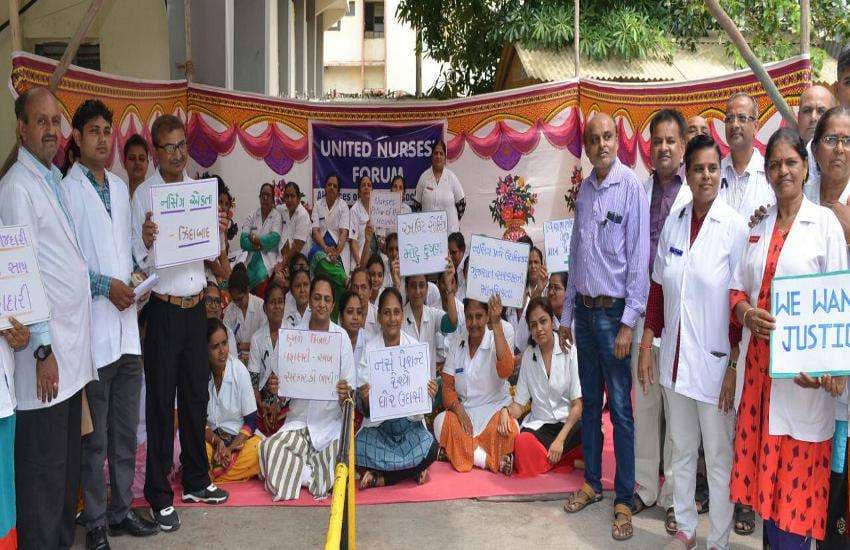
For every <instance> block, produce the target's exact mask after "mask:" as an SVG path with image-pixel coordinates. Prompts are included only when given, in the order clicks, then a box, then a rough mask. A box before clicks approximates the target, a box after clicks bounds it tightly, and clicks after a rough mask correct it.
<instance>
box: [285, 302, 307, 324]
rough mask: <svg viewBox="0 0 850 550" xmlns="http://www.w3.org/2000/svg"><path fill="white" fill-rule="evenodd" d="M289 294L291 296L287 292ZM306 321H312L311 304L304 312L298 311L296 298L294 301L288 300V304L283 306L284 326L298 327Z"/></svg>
mask: <svg viewBox="0 0 850 550" xmlns="http://www.w3.org/2000/svg"><path fill="white" fill-rule="evenodd" d="M287 296H291V294H287ZM305 322H306V323H309V322H310V306H307V307H305V308H304V313H303V314H302V313H299V312H298V305H297V304H296V302H295V298H292V301H289V300H286V305H284V306H283V327H284V328H298V327H300V326H301V325H303V324H304V323H305Z"/></svg>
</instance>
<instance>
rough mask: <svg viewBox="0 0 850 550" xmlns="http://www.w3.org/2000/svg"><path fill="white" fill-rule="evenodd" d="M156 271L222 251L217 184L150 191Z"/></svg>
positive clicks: (198, 183)
mask: <svg viewBox="0 0 850 550" xmlns="http://www.w3.org/2000/svg"><path fill="white" fill-rule="evenodd" d="M150 192H151V204H152V210H153V221H154V223H156V224H157V229H158V233H157V235H156V240H154V243H153V251H154V260H155V265H156V267H157V268H163V267H171V266H175V265H181V264H186V263H189V262H194V261H197V260H207V259H210V258H214V257H216V256H218V255H219V253H220V252H221V248H220V247H221V245H220V244H219V238H220V237H219V228H218V182H217V180H215V179H205V180H199V181H190V182H183V183H166V184H163V185H154V186H152V187H151V188H150Z"/></svg>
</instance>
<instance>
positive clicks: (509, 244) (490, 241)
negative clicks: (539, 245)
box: [466, 235, 531, 308]
mask: <svg viewBox="0 0 850 550" xmlns="http://www.w3.org/2000/svg"><path fill="white" fill-rule="evenodd" d="M469 250H470V252H469V271H468V273H467V276H466V296H467V297H468V298H472V299H473V300H478V301H480V302H486V301H487V300H489V299H490V296H493V295H495V294H498V295H499V297H500V298H501V299H502V305H503V306H507V307H515V308H521V307H522V304H523V300H524V298H525V279H526V277H527V276H528V254H529V251H530V250H531V247H530V246H529V245H528V243H515V242H513V241H504V240H501V239H494V238H492V237H485V236H483V235H473V236H472V239H471V241H470V243H469Z"/></svg>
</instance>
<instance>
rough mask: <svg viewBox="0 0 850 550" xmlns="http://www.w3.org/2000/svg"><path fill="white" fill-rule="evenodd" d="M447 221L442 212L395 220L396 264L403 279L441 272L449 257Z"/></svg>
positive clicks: (422, 213)
mask: <svg viewBox="0 0 850 550" xmlns="http://www.w3.org/2000/svg"><path fill="white" fill-rule="evenodd" d="M448 231H449V222H448V216H446V213H445V212H443V211H439V212H421V213H414V214H402V215H400V216H399V217H398V264H399V272H400V274H401V276H402V277H406V276H408V275H428V274H429V273H441V272H443V271H445V269H446V257H447V256H448V255H449V232H448Z"/></svg>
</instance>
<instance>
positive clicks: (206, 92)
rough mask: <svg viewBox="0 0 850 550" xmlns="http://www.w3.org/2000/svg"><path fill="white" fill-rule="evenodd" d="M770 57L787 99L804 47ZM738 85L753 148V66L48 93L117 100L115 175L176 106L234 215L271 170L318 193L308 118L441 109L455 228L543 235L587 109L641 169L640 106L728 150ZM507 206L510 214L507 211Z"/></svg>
mask: <svg viewBox="0 0 850 550" xmlns="http://www.w3.org/2000/svg"><path fill="white" fill-rule="evenodd" d="M12 64H13V70H12V77H11V85H12V88H13V91H14V92H16V93H17V92H20V91H23V90H25V89H27V88H29V87H32V86H34V85H46V83H47V81H48V79H49V77H50V74H51V73H52V71H53V68H54V67H55V66H56V63H55V62H54V61H51V60H49V59H46V58H42V57H37V56H33V55H31V54H21V53H19V54H16V55H15V56H14V57H13V59H12ZM766 68H767V70H768V73H769V74H770V75H771V77H772V78H773V79H774V81H775V82H776V84H777V86H778V88H779V90H780V92H781V93H782V94H783V95H784V96H785V97H786V98H787V100H788V102H789V104H791V105H792V106H796V105H797V104H798V103H799V95H800V94H801V93H802V92H803V90H805V89H806V87H808V86H809V84H810V81H811V69H810V64H809V61H808V59H806V58H802V57H798V58H792V59H789V60H786V61H782V62H778V63H773V64H770V65H768V66H767V67H766ZM737 91H746V92H748V93H750V94H752V95H753V96H754V98H755V99H756V101H757V102H758V104H759V113H760V116H759V124H760V129H759V132H758V134H757V136H756V144H757V146H758V147H760V148H763V147H764V145H763V144H764V143H766V142H767V139H768V138H769V136H770V134H771V133H773V131H774V130H775V129H776V128H778V127H779V126H780V125H781V120H780V116H779V114H778V113H777V112H776V109H775V107H774V106H773V105H772V104H771V102H770V100H769V98H768V96H767V94H766V93H765V92H764V90H763V89H762V87H761V85H760V84H759V83H758V81H757V80H756V79H755V77H754V76H753V75H752V73H751V72H750V71H738V72H736V73H732V74H730V75H727V76H725V77H720V78H713V79H706V80H700V81H695V82H679V83H673V84H669V83H648V84H619V83H609V82H598V81H591V80H584V79H582V80H575V81H568V82H558V83H549V84H540V85H536V86H529V87H526V88H520V89H516V90H508V91H503V92H495V93H490V94H483V95H479V96H474V97H469V98H461V99H454V100H448V101H431V100H427V101H403V102H402V101H396V102H386V103H365V102H362V103H354V102H352V103H337V102H334V103H329V102H310V101H297V100H290V99H281V98H270V97H261V96H257V95H254V94H242V93H239V92H233V91H228V90H222V89H220V88H213V87H210V86H202V85H197V84H188V83H186V82H185V81H175V82H162V81H142V80H137V79H132V78H125V77H117V76H113V75H107V74H104V73H99V72H96V71H89V70H86V69H80V68H78V67H72V68H71V69H70V70H69V71H68V73H67V74H66V77H65V78H64V79H63V80H62V85H61V86H60V89H59V91H58V93H57V96H58V97H59V100H60V101H61V102H62V106H63V110H64V114H65V117H66V118H67V119H68V120H70V116H71V115H72V114H73V112H74V110H75V109H76V108H77V106H78V105H80V104H81V103H82V102H83V101H84V100H85V99H88V98H91V97H95V98H99V99H101V100H103V101H104V102H105V103H106V104H107V105H108V106H109V107H110V108H111V109H112V110H113V112H114V113H115V131H114V132H113V136H114V140H115V141H114V147H113V149H114V150H113V154H112V158H111V159H110V162H109V167H110V169H111V170H112V171H114V172H116V173H119V174H122V175H123V174H124V170H123V167H122V166H121V163H120V162H118V160H119V159H118V156H120V155H116V154H115V152H114V151H118V150H120V149H121V147H123V145H124V143H125V141H126V140H127V138H129V136H130V135H132V134H133V133H137V132H138V133H140V134H141V135H142V136H143V137H145V138H146V139H148V140H149V141H150V126H151V124H152V123H153V120H154V119H155V118H156V116H158V115H159V114H162V113H175V114H177V115H178V116H180V117H182V118H183V119H184V120H186V121H187V129H188V134H189V136H188V138H189V154H190V156H191V159H192V160H191V162H190V166H189V173H190V175H193V176H194V175H196V174H199V173H203V172H204V171H209V172H211V173H215V174H218V175H220V176H221V177H222V178H223V179H224V180H225V181H226V182H227V184H228V185H229V187H230V189H231V192H232V193H233V194H234V195H235V196H236V198H237V212H236V219H244V218H245V217H246V216H247V215H248V214H249V213H250V212H252V211H253V210H255V209H256V207H257V193H258V189H259V187H260V185H261V184H262V183H264V182H272V183H273V184H274V185H275V188H276V190H278V191H279V192H280V194H281V197H280V199H282V188H283V185H284V184H285V183H286V182H287V181H294V182H296V183H298V185H299V186H300V188H301V190H302V192H305V194H306V197H305V203H306V206H307V207H308V208H309V207H310V206H311V205H312V203H313V201H314V200H315V194H313V193H309V192H308V191H309V190H310V189H311V188H312V184H313V181H314V174H313V162H312V161H313V159H312V158H311V152H310V149H311V147H310V136H309V132H310V130H309V129H310V126H311V124H315V123H317V122H319V121H320V123H322V124H334V125H345V124H349V125H350V124H354V125H356V127H358V128H366V127H368V126H371V125H381V126H382V127H385V126H386V125H390V126H392V125H401V127H402V128H404V127H409V126H408V125H417V126H422V125H429V124H433V121H435V120H440V121H445V139H446V142H447V149H448V151H447V153H448V155H447V156H448V161H449V162H448V165H447V166H448V168H449V169H450V170H452V171H453V172H454V173H455V174H456V175H457V177H458V179H459V180H460V182H461V185H462V186H463V188H464V192H465V193H466V197H467V202H466V204H467V208H466V214H465V215H464V217H463V220H462V221H461V229H462V231H463V232H464V233H465V234H466V235H467V237H468V236H469V235H470V234H472V233H479V234H487V235H492V236H502V235H503V233H504V232H505V229H507V230H508V232H510V233H511V234H512V235H513V236H515V235H517V234H520V233H521V232H522V231H525V232H527V233H528V234H529V235H530V236H531V237H532V239H534V240H535V241H536V242H538V243H542V242H543V222H544V221H547V220H559V219H564V218H568V217H571V215H572V213H571V208H570V204H569V201H570V198H574V196H575V189H576V187H575V186H576V184H577V182H579V181H581V176H582V175H586V174H587V173H588V172H589V170H590V166H589V164H587V162H586V161H585V162H584V163H582V162H581V153H582V143H581V133H582V130H583V128H584V120H585V119H586V118H587V117H588V116H590V115H591V114H592V113H594V112H598V111H601V112H606V113H609V114H611V115H612V116H613V117H614V118H615V120H616V121H617V125H618V129H619V150H618V156H619V158H620V160H622V161H623V162H624V163H626V164H628V165H629V166H631V167H633V168H634V169H635V171H636V172H637V173H638V175H639V176H640V177H646V176H647V175H648V173H649V120H650V119H651V117H652V115H653V114H654V113H655V112H657V111H658V110H659V109H661V108H663V107H675V108H678V109H679V110H681V111H682V113H683V114H684V115H685V116H686V117H690V116H693V115H702V116H704V117H706V118H707V119H709V123H710V127H711V131H712V134H713V135H714V137H715V139H717V140H718V141H719V142H720V145H721V149H724V150H725V149H726V145H725V139H724V137H723V136H724V124H723V111H724V109H725V103H726V99H727V98H728V97H729V96H730V95H731V94H732V93H734V92H737ZM373 127H374V126H373ZM65 128H66V130H65V131H66V132H68V133H67V134H66V135H64V136H63V138H62V141H63V149H64V147H65V145H66V144H67V140H68V139H69V137H70V129H69V125H65ZM63 160H64V153H60V155H58V156H57V163H58V164H60V165H61V163H62V161H63ZM360 160H364V159H358V165H362V163H360V162H359V161H360ZM369 162H370V163H371V162H373V161H372V160H369ZM373 166H376V167H377V166H378V165H377V164H374V165H373ZM369 168H370V169H371V166H370V167H369ZM349 171H351V170H350V169H349ZM378 174H379V175H380V172H378ZM341 175H342V174H341ZM352 176H353V172H352V173H350V174H348V175H345V176H343V179H344V181H343V185H348V183H347V182H346V181H345V180H350V179H353V178H352ZM417 177H418V176H417ZM379 179H380V178H379ZM405 179H406V180H407V185H408V188H407V190H406V191H407V195H408V196H409V195H410V193H411V192H412V190H413V188H414V186H415V184H416V178H415V177H409V176H408V174H407V173H405ZM507 179H509V180H510V181H511V182H512V184H511V185H509V186H508V187H511V189H506V191H507V192H509V193H508V195H510V196H514V195H515V196H516V198H518V199H519V202H520V203H521V206H522V208H521V209H520V214H521V215H519V216H517V209H516V208H513V207H512V208H511V209H507V208H505V205H504V204H503V203H504V201H505V197H506V196H508V195H505V194H504V193H502V194H501V195H500V194H499V189H500V187H501V186H503V185H505V181H506V180H507ZM520 182H521V183H522V185H521V186H520ZM534 196H536V203H535V201H533V200H532V197H534ZM500 197H501V199H500ZM491 207H495V210H493V208H491ZM532 209H533V213H532ZM509 210H510V219H503V218H504V217H505V216H506V215H507V213H508V211H509ZM493 212H496V220H495V222H496V223H494V218H493V215H492V213H493ZM531 216H533V218H534V219H533V220H532V219H531Z"/></svg>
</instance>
